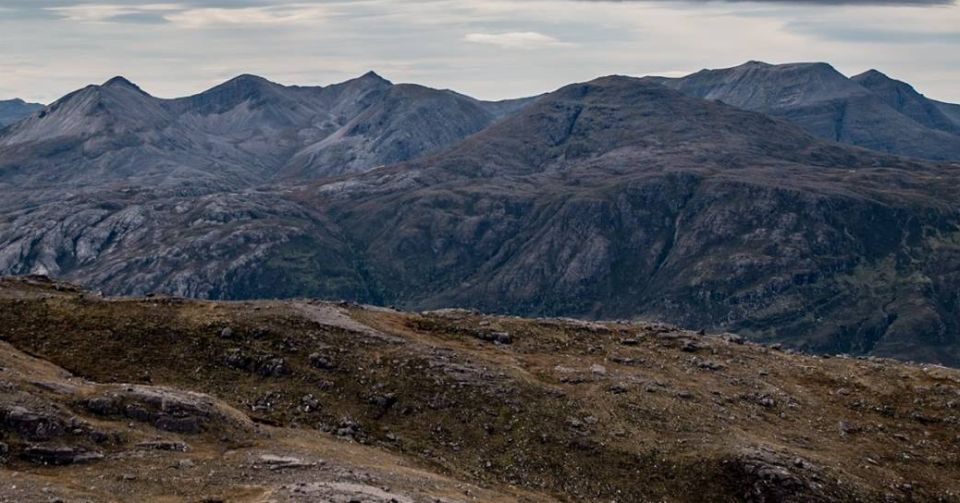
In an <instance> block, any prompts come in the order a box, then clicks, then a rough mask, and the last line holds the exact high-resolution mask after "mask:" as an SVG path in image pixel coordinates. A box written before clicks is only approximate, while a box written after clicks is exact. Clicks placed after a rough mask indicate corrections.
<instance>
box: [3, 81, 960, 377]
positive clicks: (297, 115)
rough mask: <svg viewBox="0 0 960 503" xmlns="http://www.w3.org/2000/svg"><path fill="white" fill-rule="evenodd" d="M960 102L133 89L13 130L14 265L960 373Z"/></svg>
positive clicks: (75, 275)
mask: <svg viewBox="0 0 960 503" xmlns="http://www.w3.org/2000/svg"><path fill="white" fill-rule="evenodd" d="M837 110H842V111H843V113H842V114H841V115H839V116H838V115H837ZM956 111H957V107H956V106H955V105H949V104H945V103H940V102H936V101H933V100H929V99H927V98H924V97H923V96H922V95H920V94H919V93H916V91H914V90H913V89H912V88H911V87H910V86H909V85H907V84H905V83H902V82H897V81H893V80H891V79H889V78H887V77H884V76H883V75H882V74H879V72H868V73H866V74H863V75H860V76H857V77H854V78H853V79H848V78H846V77H844V76H842V75H841V74H839V73H838V72H836V71H835V70H833V69H832V68H831V67H829V66H828V65H825V64H791V65H780V66H774V65H766V64H762V63H753V62H752V63H748V64H746V65H743V66H741V67H738V68H735V69H729V70H716V71H704V72H699V73H697V74H694V75H691V76H689V77H685V78H682V79H663V78H652V77H648V78H642V79H638V78H631V77H623V76H611V77H604V78H600V79H597V80H594V81H591V82H587V83H579V84H573V85H569V86H565V87H563V88H561V89H559V90H557V91H554V92H552V93H548V94H545V95H543V96H540V97H537V98H527V99H520V100H513V101H507V102H495V103H494V102H484V101H479V100H475V99H473V98H469V97H467V96H463V95H461V94H457V93H454V92H451V91H441V90H434V89H429V88H425V87H421V86H415V85H407V84H399V85H395V84H392V83H390V82H388V81H386V80H384V79H383V78H381V77H379V76H377V75H375V74H367V75H365V76H363V77H360V78H358V79H354V80H351V81H348V82H345V83H342V84H337V85H332V86H328V87H287V86H281V85H278V84H274V83H271V82H269V81H266V80H264V79H261V78H258V77H253V76H241V77H238V78H236V79H233V80H231V81H229V82H227V83H225V84H223V85H221V86H217V87H215V88H213V89H211V90H209V91H206V92H204V93H201V94H199V95H196V96H191V97H187V98H180V99H174V100H165V99H158V98H154V97H152V96H150V95H148V94H146V93H145V92H143V91H142V90H141V89H140V88H139V87H137V86H136V85H134V84H132V83H130V82H129V81H126V80H125V79H122V78H116V79H112V80H110V81H108V82H107V83H105V84H103V85H101V86H90V87H87V88H84V89H82V90H79V91H77V92H75V93H72V94H70V95H68V96H66V97H64V98H62V99H61V100H58V101H57V102H55V103H54V104H52V105H50V106H49V107H46V108H44V109H43V110H42V111H39V112H36V113H34V114H33V115H31V116H29V117H27V118H25V119H24V120H21V121H19V122H17V123H16V124H13V125H11V126H10V127H8V128H6V129H5V130H3V131H2V132H0V191H2V194H3V196H2V198H0V215H2V216H0V273H2V274H30V273H40V274H49V275H54V276H57V277H61V278H66V279H70V280H73V281H78V282H80V283H82V284H84V285H86V286H89V287H93V288H99V289H103V290H104V291H105V292H107V293H111V294H147V293H151V292H165V293H171V294H176V295H182V296H189V297H202V298H217V299H245V298H273V297H304V296H312V297H323V298H344V299H351V300H357V301H362V302H367V303H376V304H382V305H389V304H393V305H398V306H402V307H405V308H410V309H433V308H439V307H449V306H461V307H470V308H476V309H481V310H485V311H489V312H497V313H509V314H523V315H533V316H554V315H561V316H576V317H583V318H607V319H609V318H652V319H660V320H666V321H670V322H674V323H678V324H680V325H682V326H685V327H689V328H698V329H699V328H705V329H708V330H724V331H737V332H739V333H742V334H744V335H746V336H748V337H750V338H752V339H755V340H758V341H764V342H779V343H784V344H786V345H789V346H792V347H796V348H800V349H805V350H810V351H817V352H828V353H837V352H843V353H854V354H871V355H882V356H894V357H898V358H905V359H917V360H923V361H930V362H939V363H946V364H951V365H958V364H960V298H958V297H957V295H956V292H957V291H960V275H958V274H957V271H960V234H958V233H960V212H958V211H957V209H956V208H957V207H958V206H960V204H958V203H960V200H958V195H957V194H956V193H955V191H953V190H952V187H953V186H954V185H955V184H956V183H957V182H958V181H960V180H958V178H960V171H958V165H957V164H956V163H955V162H953V161H954V160H957V159H960V150H955V149H956V148H957V146H960V136H957V134H956V131H955V129H951V128H955V127H956V124H957V123H956V115H957V112H956ZM951 124H953V126H951Z"/></svg>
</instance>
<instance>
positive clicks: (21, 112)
mask: <svg viewBox="0 0 960 503" xmlns="http://www.w3.org/2000/svg"><path fill="white" fill-rule="evenodd" d="M42 108H43V105H41V104H39V103H27V102H25V101H23V100H21V99H13V100H0V129H2V128H3V127H5V126H9V125H10V124H13V123H14V122H17V121H19V120H21V119H23V118H25V117H27V116H28V115H30V114H32V113H34V112H37V111H39V110H40V109H42Z"/></svg>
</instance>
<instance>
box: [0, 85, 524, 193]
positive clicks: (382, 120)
mask: <svg viewBox="0 0 960 503" xmlns="http://www.w3.org/2000/svg"><path fill="white" fill-rule="evenodd" d="M523 103H524V101H522V100H521V101H520V102H518V103H517V104H516V105H511V104H510V103H485V102H481V101H478V100H474V99H472V98H469V97H466V96H463V95H459V94H456V93H453V92H451V91H438V90H434V89H429V88H424V87H419V86H409V85H399V86H394V85H393V84H391V83H390V82H388V81H386V80H384V79H383V78H381V77H380V76H378V75H376V74H373V73H370V74H367V75H364V76H362V77H360V78H358V79H354V80H351V81H348V82H344V83H342V84H337V85H333V86H329V87H285V86H281V85H279V84H275V83H272V82H269V81H267V80H265V79H262V78H260V77H256V76H251V75H243V76H240V77H237V78H235V79H233V80H231V81H229V82H226V83H224V84H222V85H220V86H217V87H215V88H213V89H210V90H209V91H206V92H204V93H201V94H199V95H196V96H191V97H187V98H181V99H175V100H163V99H158V98H154V97H152V96H150V95H148V94H147V93H145V92H143V91H142V90H141V89H140V88H139V87H137V86H136V85H134V84H132V83H131V82H129V81H127V80H126V79H123V78H122V77H117V78H115V79H112V80H110V81H108V82H106V83H105V84H103V85H101V86H89V87H87V88H84V89H82V90H80V91H77V92H75V93H72V94H70V95H68V96H66V97H64V98H63V99H61V100H59V101H57V102H56V103H54V104H53V105H51V106H50V107H48V108H46V109H45V110H43V111H41V112H40V113H39V114H37V115H35V116H33V117H31V118H29V119H27V120H25V121H23V122H21V123H19V124H16V125H15V126H13V127H12V128H10V129H9V130H7V131H5V132H3V134H0V149H2V155H0V183H4V182H6V183H9V184H12V185H15V186H17V187H26V186H32V187H44V186H47V187H49V186H51V185H54V184H64V183H69V184H71V185H73V186H88V187H89V186H98V185H102V184H104V183H107V182H112V183H118V182H122V183H125V184H137V185H148V186H157V185H159V186H165V187H177V188H179V190H185V189H186V190H196V189H198V188H199V189H203V190H208V191H210V190H216V189H219V188H242V187H249V186H254V185H261V184H263V183H266V182H269V181H271V180H274V179H284V178H296V179H298V180H304V179H313V178H321V177H325V176H331V175H339V174H343V173H356V172H362V171H365V170H368V169H371V168H374V167H376V166H380V165H384V164H389V163H394V162H399V161H405V160H409V159H412V158H415V157H418V156H420V155H423V154H425V153H428V152H431V151H434V150H437V149H439V148H442V147H445V146H448V145H450V144H452V143H455V142H456V141H459V140H461V139H463V138H464V137H466V136H468V135H470V134H472V133H475V132H477V131H479V130H481V129H483V128H484V127H486V126H488V125H490V124H491V123H492V122H494V121H495V120H496V119H497V118H499V117H500V116H502V115H504V114H505V113H509V111H511V110H513V109H515V108H518V107H520V106H522V105H523ZM66 165H68V166H70V169H62V167H63V166H66Z"/></svg>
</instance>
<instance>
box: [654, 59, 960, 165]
mask: <svg viewBox="0 0 960 503" xmlns="http://www.w3.org/2000/svg"><path fill="white" fill-rule="evenodd" d="M654 81H656V82H658V83H661V84H664V85H666V86H668V87H671V88H673V89H677V90H679V91H681V92H683V93H685V94H688V95H690V96H697V97H700V98H704V99H710V100H720V101H723V102H724V103H728V104H731V105H734V106H737V107H741V108H745V109H747V110H754V111H758V112H762V113H765V114H769V115H772V116H775V117H780V118H783V119H786V120H789V121H791V122H794V123H796V124H797V125H799V126H801V127H802V128H804V129H806V130H807V131H809V132H811V133H813V134H815V135H817V136H819V137H821V138H826V139H829V140H833V141H838V142H842V143H849V144H852V145H857V146H861V147H866V148H869V149H873V150H878V151H881V152H889V153H892V154H898V155H906V156H911V157H919V158H924V159H933V160H960V136H958V135H957V133H958V132H960V129H958V125H957V123H956V122H955V121H953V120H951V119H948V118H947V117H946V116H944V114H943V113H942V111H940V110H939V109H938V107H937V106H936V105H934V104H933V103H932V102H931V101H930V100H927V99H926V98H924V97H923V96H922V95H920V94H919V93H917V92H916V91H914V90H913V88H912V87H910V86H909V85H906V84H905V83H902V82H901V83H897V82H896V81H893V80H892V79H889V78H887V77H886V76H883V75H882V74H880V73H879V72H875V71H874V72H867V73H865V74H862V75H858V76H856V77H854V78H852V79H848V78H847V77H845V76H844V75H842V74H841V73H840V72H838V71H836V70H835V69H834V68H833V67H831V66H830V65H828V64H826V63H796V64H786V65H770V64H767V63H762V62H757V61H751V62H749V63H746V64H744V65H741V66H738V67H734V68H727V69H722V70H703V71H700V72H697V73H694V74H692V75H689V76H687V77H683V78H679V79H665V78H655V79H654Z"/></svg>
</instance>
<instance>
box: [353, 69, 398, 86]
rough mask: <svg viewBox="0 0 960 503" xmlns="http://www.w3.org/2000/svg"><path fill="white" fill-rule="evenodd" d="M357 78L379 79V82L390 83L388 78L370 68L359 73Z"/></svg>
mask: <svg viewBox="0 0 960 503" xmlns="http://www.w3.org/2000/svg"><path fill="white" fill-rule="evenodd" d="M358 80H375V81H379V82H386V83H390V81H389V80H387V79H385V78H383V77H381V76H380V74H378V73H377V72H375V71H373V70H370V71H369V72H367V73H365V74H363V75H361V76H360V78H359V79H358Z"/></svg>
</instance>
